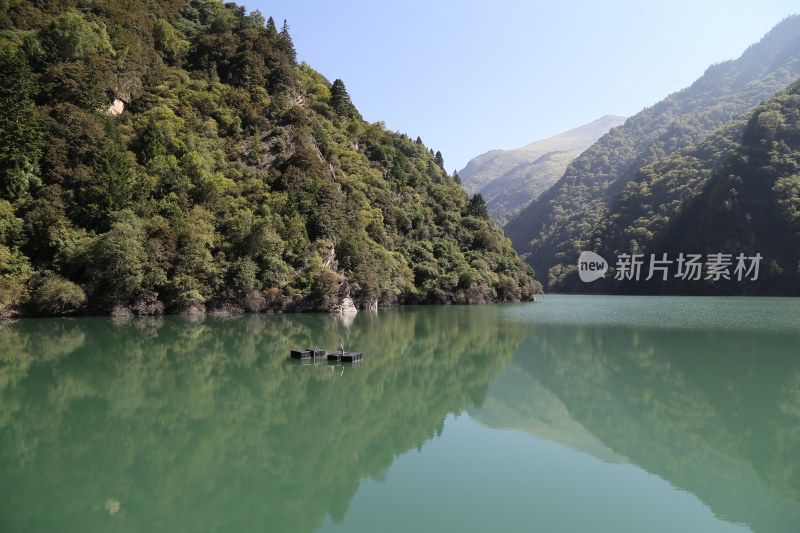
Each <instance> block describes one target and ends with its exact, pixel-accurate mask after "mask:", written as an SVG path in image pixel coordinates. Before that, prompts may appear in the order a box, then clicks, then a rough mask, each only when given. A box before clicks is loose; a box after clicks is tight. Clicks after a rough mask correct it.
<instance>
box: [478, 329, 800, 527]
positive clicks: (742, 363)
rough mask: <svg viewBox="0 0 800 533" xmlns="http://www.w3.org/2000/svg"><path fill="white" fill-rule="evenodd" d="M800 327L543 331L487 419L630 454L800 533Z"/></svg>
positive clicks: (710, 502)
mask: <svg viewBox="0 0 800 533" xmlns="http://www.w3.org/2000/svg"><path fill="white" fill-rule="evenodd" d="M798 345H800V332H797V331H791V330H789V331H783V332H766V331H742V330H740V331H724V332H720V331H717V330H714V329H711V328H707V329H702V330H701V329H696V330H692V329H683V330H681V331H669V330H663V329H656V328H627V327H591V326H563V325H554V324H550V325H547V326H537V327H535V329H534V331H533V332H532V334H531V335H530V336H529V337H528V338H527V340H526V341H525V342H524V343H523V345H522V346H521V347H520V349H519V350H518V351H517V353H516V354H515V355H514V358H513V361H512V363H511V364H510V365H509V367H508V368H507V369H506V370H505V371H504V372H503V373H502V374H501V375H500V376H499V377H498V382H501V381H502V385H498V382H496V383H495V384H493V385H492V387H491V389H490V392H489V395H488V398H487V400H486V402H485V404H484V407H483V408H482V409H473V410H472V413H473V416H475V417H476V418H477V419H478V420H481V421H482V422H483V423H486V424H489V425H492V426H495V427H515V428H518V429H524V430H526V431H529V432H530V433H532V434H535V435H537V436H539V437H542V438H546V439H549V440H552V441H555V442H559V443H561V444H563V445H565V446H569V447H571V448H573V449H577V450H581V451H584V452H586V453H590V454H592V455H594V456H596V457H598V458H600V459H602V460H604V461H607V462H620V461H630V462H631V463H634V464H636V465H639V466H641V467H642V468H644V469H645V470H647V471H649V472H651V473H654V474H657V475H658V476H660V477H662V478H663V479H665V480H667V481H668V482H669V483H670V484H672V485H673V486H675V487H677V488H679V489H682V490H685V491H688V492H691V493H694V494H695V495H697V496H698V497H699V498H700V499H701V500H702V501H703V502H704V503H705V504H706V505H707V506H708V507H709V508H710V509H711V510H712V511H713V512H714V514H715V515H717V516H718V517H721V518H723V519H725V520H727V521H730V522H734V523H743V524H747V525H748V526H749V527H750V528H752V529H753V530H754V531H763V532H780V531H786V532H794V531H800V357H798V351H797V346H798Z"/></svg>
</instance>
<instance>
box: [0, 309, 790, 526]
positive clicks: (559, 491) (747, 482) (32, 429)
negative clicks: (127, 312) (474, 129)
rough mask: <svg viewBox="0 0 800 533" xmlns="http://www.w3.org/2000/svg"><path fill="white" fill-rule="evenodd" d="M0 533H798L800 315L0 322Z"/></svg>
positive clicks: (451, 314) (529, 312) (397, 314)
mask: <svg viewBox="0 0 800 533" xmlns="http://www.w3.org/2000/svg"><path fill="white" fill-rule="evenodd" d="M340 339H343V340H344V343H345V348H347V349H352V350H358V351H363V352H364V354H365V358H364V361H363V362H362V363H361V365H360V366H353V365H349V364H345V365H329V364H327V363H318V364H308V365H301V364H294V362H292V361H289V360H288V355H289V350H290V348H292V347H295V346H314V345H319V346H320V347H322V348H325V349H328V350H332V349H333V348H334V347H335V346H338V344H339V342H340ZM0 531H2V532H4V533H16V532H25V533H29V532H83V533H92V532H115V531H125V532H127V531H137V532H138V531H142V532H151V531H152V532H157V531H158V532H160V531H165V532H176V531H209V532H221V531H236V532H239V531H241V532H245V531H247V532H249V531H269V532H317V531H319V532H329V531H347V532H360V531H364V532H373V531H381V532H387V531H396V532H409V531H411V532H414V531H416V532H426V531H454V532H466V531H470V532H471V531H474V532H488V531H498V532H506V531H509V532H510V531H520V532H522V531H525V532H529V531H543V532H571V531H575V532H615V533H620V532H645V531H646V532H661V531H663V532H695V531H696V532H745V531H755V532H769V533H773V532H792V533H796V532H797V531H800V299H778V298H679V297H664V298H661V297H608V296H557V295H548V296H545V297H544V299H543V301H542V302H540V303H536V304H518V305H493V306H475V307H460V306H448V307H409V308H400V309H390V310H382V311H380V312H379V313H377V314H367V313H361V314H359V315H358V316H356V317H355V319H354V320H352V321H351V322H349V323H348V322H345V321H343V320H342V319H340V318H337V317H332V316H327V315H278V316H268V315H248V316H237V317H227V318H226V317H207V318H205V319H200V320H193V319H189V318H184V317H161V318H141V319H128V320H122V321H120V320H115V319H111V318H77V319H29V320H19V321H16V322H6V323H2V324H0Z"/></svg>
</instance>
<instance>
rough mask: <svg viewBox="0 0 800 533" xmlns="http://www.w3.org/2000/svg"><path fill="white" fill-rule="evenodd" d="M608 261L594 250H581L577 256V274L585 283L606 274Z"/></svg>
mask: <svg viewBox="0 0 800 533" xmlns="http://www.w3.org/2000/svg"><path fill="white" fill-rule="evenodd" d="M606 270H608V263H606V260H605V259H603V258H602V257H600V256H599V255H597V254H596V253H594V252H581V256H580V257H579V258H578V275H579V276H580V277H581V281H585V282H586V283H589V282H592V281H594V280H596V279H600V278H602V277H603V276H605V274H606Z"/></svg>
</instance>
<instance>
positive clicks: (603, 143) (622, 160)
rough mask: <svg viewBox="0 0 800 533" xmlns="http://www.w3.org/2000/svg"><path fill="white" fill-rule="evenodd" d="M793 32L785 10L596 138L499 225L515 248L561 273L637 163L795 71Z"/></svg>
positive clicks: (689, 138) (734, 113)
mask: <svg viewBox="0 0 800 533" xmlns="http://www.w3.org/2000/svg"><path fill="white" fill-rule="evenodd" d="M798 35H800V16H791V17H787V18H786V19H785V20H783V21H782V22H780V23H779V24H778V25H776V26H775V27H774V28H773V29H772V30H771V31H770V32H769V33H767V35H765V36H764V38H763V39H761V41H759V42H758V43H756V44H753V45H752V46H750V47H749V48H748V49H747V50H746V51H745V52H744V53H743V54H742V56H741V57H740V58H738V59H736V60H732V61H725V62H722V63H719V64H715V65H712V66H710V67H709V68H708V69H707V70H706V72H705V73H704V74H703V76H702V77H700V78H699V79H698V80H697V81H695V82H694V83H693V84H692V85H691V86H690V87H687V88H686V89H683V90H681V91H678V92H676V93H673V94H671V95H669V96H668V97H666V98H665V99H664V100H662V101H661V102H659V103H657V104H655V105H653V106H652V107H649V108H647V109H644V110H642V111H641V112H639V113H637V114H636V115H634V116H632V117H630V118H629V119H628V120H627V121H626V122H625V124H624V125H622V126H621V127H619V128H614V129H613V130H611V131H610V132H609V133H608V134H606V135H604V136H603V137H601V138H600V140H599V141H597V142H596V143H594V144H593V145H592V146H591V147H589V148H588V149H587V150H586V151H584V152H583V153H582V154H581V155H580V156H579V157H578V158H577V159H575V160H574V161H573V162H572V163H570V165H569V167H568V168H567V170H566V172H565V173H564V175H563V176H562V178H561V179H560V180H559V181H558V182H557V183H556V184H555V185H554V186H553V187H551V188H550V189H548V190H547V192H545V193H543V194H542V195H541V196H540V197H539V198H538V199H537V200H536V201H534V202H533V203H531V204H530V205H529V206H528V207H526V208H525V209H523V210H522V211H521V212H520V214H519V216H518V217H516V218H515V219H513V220H512V221H511V222H509V223H508V224H506V226H505V233H506V235H507V236H508V237H509V238H510V239H511V240H512V242H513V244H514V247H515V249H516V250H517V251H518V252H519V253H521V254H528V255H527V260H528V262H529V263H530V264H531V265H532V266H533V267H534V269H535V270H536V272H538V273H539V275H540V277H543V276H545V275H549V276H551V277H555V278H558V277H560V275H561V270H562V269H564V268H566V267H567V266H568V265H573V264H576V263H577V258H578V255H579V254H580V252H581V251H582V250H587V249H589V248H590V246H591V245H592V242H593V238H594V236H595V234H596V232H597V230H598V225H599V224H601V223H602V221H603V220H604V219H605V218H606V217H607V215H608V212H609V209H610V207H611V205H612V204H613V202H614V201H615V199H617V198H619V197H620V195H621V193H622V192H623V190H624V189H625V186H626V185H627V184H628V183H630V182H631V181H632V180H634V179H635V178H636V176H637V173H638V172H639V170H640V169H642V168H643V167H645V166H646V165H648V164H650V163H653V162H656V161H659V160H661V159H663V158H664V157H666V156H669V155H670V154H673V153H675V152H677V151H679V150H681V149H682V148H686V147H688V146H691V145H694V144H697V143H699V142H701V141H702V140H703V139H704V138H705V137H706V136H707V135H709V134H710V133H711V132H713V131H714V130H716V129H718V128H720V127H721V126H723V125H724V124H726V123H728V122H729V121H731V120H733V119H735V118H737V117H739V116H741V115H742V114H744V113H747V112H749V111H750V110H752V109H753V108H754V107H755V106H756V105H758V104H759V103H760V102H761V101H763V100H764V99H765V98H769V97H770V96H772V95H774V94H775V93H776V92H778V91H780V90H782V89H784V88H786V87H787V86H788V85H789V84H790V83H792V82H793V81H794V80H795V79H797V77H798V76H800V37H798ZM551 268H552V269H554V270H551Z"/></svg>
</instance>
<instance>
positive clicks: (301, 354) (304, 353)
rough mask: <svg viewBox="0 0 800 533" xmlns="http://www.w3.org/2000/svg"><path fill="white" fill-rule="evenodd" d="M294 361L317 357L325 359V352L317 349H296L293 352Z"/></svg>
mask: <svg viewBox="0 0 800 533" xmlns="http://www.w3.org/2000/svg"><path fill="white" fill-rule="evenodd" d="M290 355H291V356H292V359H314V358H317V357H325V350H320V349H317V348H305V349H302V350H301V349H300V348H295V349H294V350H292V351H291V354H290Z"/></svg>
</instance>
